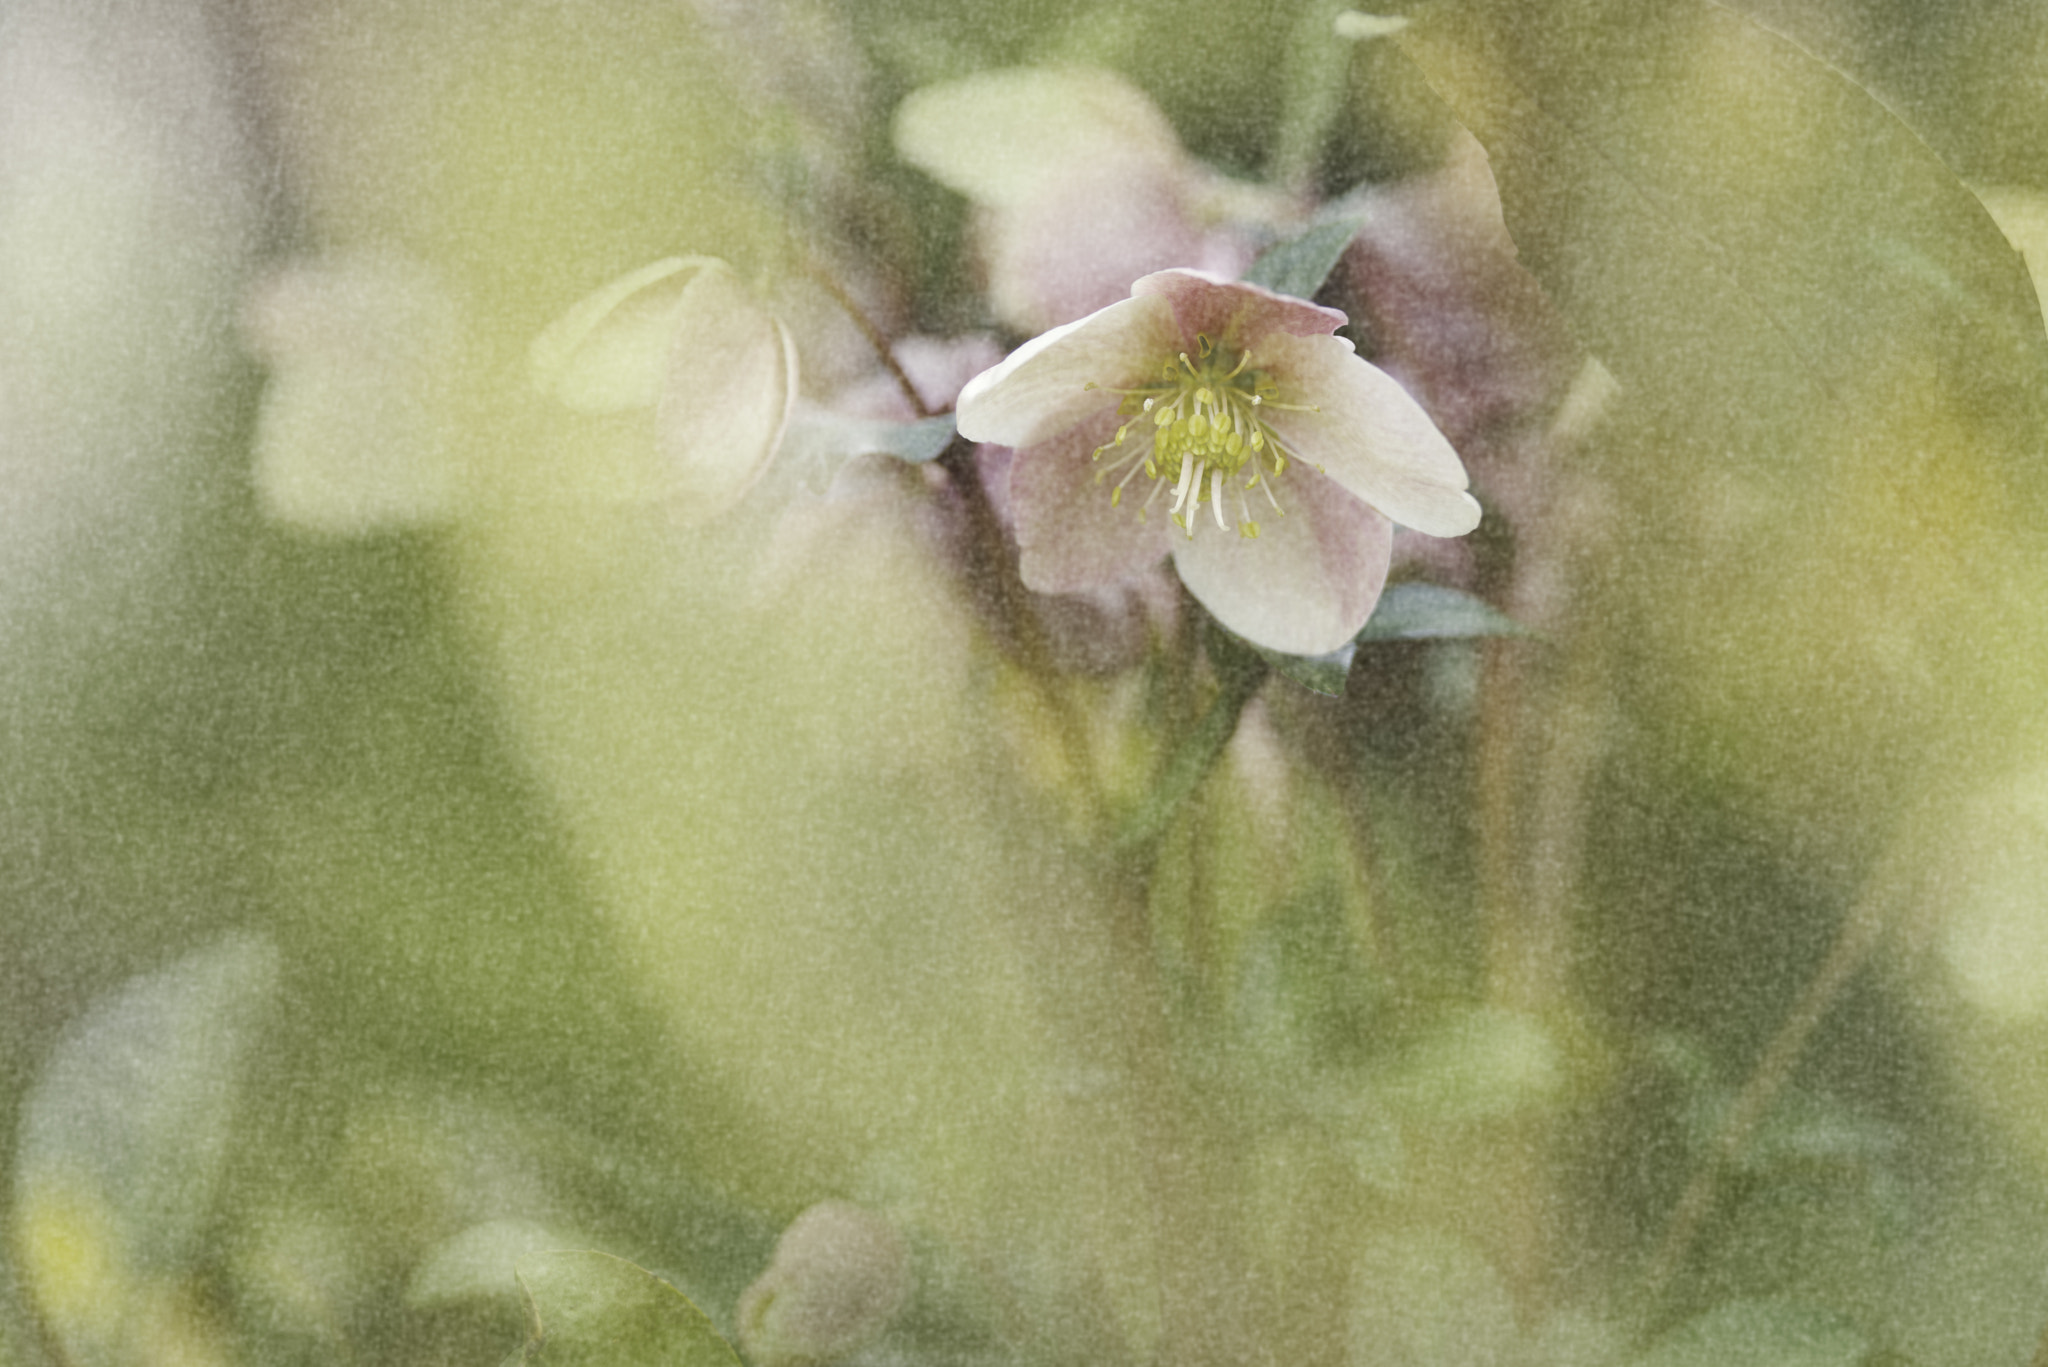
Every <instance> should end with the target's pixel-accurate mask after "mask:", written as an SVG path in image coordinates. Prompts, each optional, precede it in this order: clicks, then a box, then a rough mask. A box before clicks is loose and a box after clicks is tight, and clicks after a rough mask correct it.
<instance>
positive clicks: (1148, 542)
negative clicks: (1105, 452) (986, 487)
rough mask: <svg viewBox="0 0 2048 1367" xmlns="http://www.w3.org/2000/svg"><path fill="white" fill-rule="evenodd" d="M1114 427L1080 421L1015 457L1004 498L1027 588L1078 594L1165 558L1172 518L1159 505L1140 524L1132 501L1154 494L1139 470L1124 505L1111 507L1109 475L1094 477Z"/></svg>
mask: <svg viewBox="0 0 2048 1367" xmlns="http://www.w3.org/2000/svg"><path fill="white" fill-rule="evenodd" d="M1115 431H1116V426H1115V424H1114V423H1113V422H1111V421H1110V420H1109V419H1107V418H1104V419H1102V420H1101V421H1099V422H1088V423H1082V424H1081V425H1080V426H1079V427H1077V428H1075V429H1073V430H1072V431H1070V432H1066V433H1064V434H1062V435H1060V436H1058V437H1056V438H1054V439H1053V440H1051V441H1048V442H1043V443H1041V444H1040V445H1037V446H1034V447H1031V448H1030V449H1029V450H1025V451H1019V452H1018V453H1017V454H1016V456H1015V458H1014V459H1013V461H1012V463H1011V466H1010V484H1009V494H1008V502H1009V506H1010V509H1011V512H1012V514H1013V515H1014V516H1015V518H1016V520H1017V545H1018V549H1019V550H1020V551H1021V552H1022V556H1023V558H1022V564H1021V573H1022V574H1023V577H1024V584H1025V587H1027V588H1030V589H1034V590H1036V591H1037V592H1039V593H1079V592H1083V591H1085V590H1089V589H1097V588H1102V587H1104V586H1105V585H1109V584H1116V583H1120V582H1122V581H1124V580H1126V579H1130V578H1133V577H1135V576H1137V575H1139V574H1142V573H1144V572H1145V571H1146V570H1148V569H1150V568H1152V567H1153V566H1154V565H1157V564H1158V563H1159V562H1160V560H1162V559H1163V558H1165V556H1166V552H1167V545H1168V534H1169V533H1171V532H1172V531H1173V524H1172V522H1171V521H1169V520H1168V519H1167V517H1166V515H1165V513H1164V512H1163V511H1162V510H1161V509H1159V508H1154V509H1153V510H1152V512H1151V513H1150V515H1149V517H1148V520H1146V521H1144V522H1140V521H1139V520H1138V516H1137V509H1136V506H1135V505H1136V504H1139V503H1143V502H1144V501H1145V498H1146V496H1147V495H1149V494H1150V493H1151V492H1152V482H1151V481H1150V480H1148V479H1146V478H1145V476H1144V473H1143V472H1142V471H1141V472H1140V473H1139V474H1138V476H1137V478H1136V479H1134V480H1132V481H1131V484H1130V487H1129V488H1128V489H1127V490H1126V491H1125V494H1126V497H1125V500H1124V504H1123V506H1122V507H1121V508H1112V507H1110V506H1109V496H1110V487H1111V485H1110V483H1109V482H1108V480H1106V481H1105V482H1103V483H1101V484H1098V483H1096V481H1095V476H1096V474H1097V473H1098V472H1099V471H1100V470H1101V468H1102V467H1101V466H1099V465H1097V464H1096V463H1095V461H1093V460H1092V459H1090V456H1091V455H1092V454H1093V452H1094V450H1095V448H1096V447H1097V446H1099V445H1101V444H1102V443H1103V442H1104V441H1106V440H1108V439H1109V438H1110V437H1111V436H1112V435H1114V434H1115ZM1115 478H1117V476H1114V475H1112V476H1110V477H1109V480H1114V479H1115ZM1233 535H1234V533H1233Z"/></svg>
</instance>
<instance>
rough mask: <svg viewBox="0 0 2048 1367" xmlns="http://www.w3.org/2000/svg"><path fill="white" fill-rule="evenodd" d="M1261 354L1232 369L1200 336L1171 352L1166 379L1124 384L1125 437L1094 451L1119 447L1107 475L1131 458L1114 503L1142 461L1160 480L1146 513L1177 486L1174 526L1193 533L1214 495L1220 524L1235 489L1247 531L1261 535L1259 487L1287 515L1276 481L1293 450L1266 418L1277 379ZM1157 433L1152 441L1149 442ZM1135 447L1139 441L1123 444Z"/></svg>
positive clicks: (1246, 356) (1240, 359)
mask: <svg viewBox="0 0 2048 1367" xmlns="http://www.w3.org/2000/svg"><path fill="white" fill-rule="evenodd" d="M1251 361H1252V354H1251V353H1250V352H1249V351H1245V352H1240V353H1239V354H1238V356H1237V360H1236V362H1235V364H1228V365H1227V368H1226V364H1227V363H1226V362H1225V360H1224V358H1223V355H1222V353H1220V352H1219V351H1218V350H1217V348H1216V345H1215V343H1213V342H1212V341H1210V340H1209V338H1208V337H1207V336H1197V337H1196V338H1195V355H1193V356H1189V355H1188V353H1186V352H1185V351H1183V352H1182V353H1181V354H1180V356H1179V358H1178V359H1177V360H1172V361H1168V362H1167V363H1166V364H1165V365H1164V366H1163V367H1162V369H1161V373H1160V378H1159V381H1158V382H1157V383H1155V384H1150V385H1142V386H1140V387H1138V388H1135V389H1124V390H1119V391H1118V392H1119V393H1121V394H1122V395H1123V402H1122V403H1121V404H1119V405H1118V407H1117V413H1118V415H1119V416H1121V417H1122V418H1124V420H1125V421H1124V422H1123V424H1122V425H1121V426H1119V427H1118V428H1117V429H1116V436H1115V437H1113V438H1111V439H1110V440H1109V441H1108V442H1106V443H1104V444H1103V445H1101V446H1098V447H1096V448H1095V457H1094V458H1095V460H1097V461H1098V462H1099V461H1101V460H1102V458H1103V457H1104V456H1105V455H1112V454H1113V453H1115V454H1114V455H1113V458H1112V459H1111V460H1110V462H1109V463H1108V464H1107V465H1106V466H1104V468H1103V469H1102V470H1101V471H1099V472H1098V473H1097V474H1096V476H1095V478H1096V480H1097V482H1098V483H1099V482H1101V481H1102V480H1104V479H1106V478H1107V477H1108V476H1109V475H1110V474H1111V473H1112V472H1114V471H1116V470H1119V469H1123V468H1124V467H1125V466H1129V467H1130V468H1129V470H1128V471H1127V472H1126V473H1125V474H1124V477H1123V478H1122V479H1120V480H1118V481H1117V484H1116V487H1115V489H1113V490H1112V491H1111V492H1110V496H1109V504H1110V506H1111V507H1112V508H1115V507H1120V506H1121V505H1122V503H1123V496H1124V486H1125V485H1126V484H1129V483H1130V482H1131V480H1132V479H1133V478H1134V477H1135V476H1136V475H1137V474H1138V472H1139V471H1140V470H1142V471H1144V473H1145V477H1146V478H1147V479H1149V480H1151V481H1152V492H1151V494H1150V495H1149V496H1148V497H1147V498H1146V500H1145V503H1144V506H1143V507H1141V508H1139V510H1138V516H1139V518H1141V519H1142V518H1143V517H1144V516H1145V511H1146V509H1147V508H1150V507H1151V506H1152V504H1153V503H1154V502H1156V501H1157V500H1158V498H1159V495H1160V493H1161V491H1162V490H1165V489H1167V488H1168V487H1171V488H1172V490H1173V506H1172V507H1171V509H1170V510H1169V513H1170V515H1171V516H1172V518H1173V522H1174V525H1175V526H1177V527H1179V528H1180V529H1181V530H1182V531H1184V532H1186V533H1187V534H1188V535H1189V536H1190V537H1192V536H1193V535H1194V534H1195V525H1196V521H1197V518H1196V514H1197V512H1198V511H1199V510H1200V508H1201V506H1202V505H1203V504H1204V503H1207V504H1209V505H1210V513H1211V515H1212V516H1213V517H1214V518H1215V520H1216V525H1217V526H1218V527H1222V528H1227V527H1228V526H1229V523H1227V522H1225V521H1224V502H1225V499H1226V498H1227V496H1228V495H1229V494H1231V493H1235V494H1236V496H1237V497H1236V503H1237V512H1238V518H1237V530H1238V534H1239V535H1240V536H1244V537H1256V536H1257V535H1258V534H1259V524H1258V523H1256V522H1254V521H1253V520H1252V517H1251V507H1250V503H1249V501H1248V500H1247V499H1246V497H1245V495H1246V494H1247V493H1248V492H1249V491H1251V490H1253V489H1257V490H1259V491H1260V492H1261V493H1263V494H1264V495H1265V497H1266V502H1267V503H1268V504H1269V505H1270V506H1271V507H1272V509H1273V511H1274V512H1275V513H1276V514H1279V515H1281V516H1285V515H1286V514H1285V513H1284V512H1282V510H1281V508H1280V504H1279V501H1278V500H1277V499H1275V498H1274V497H1273V490H1272V481H1273V480H1274V479H1277V478H1278V477H1279V476H1280V475H1281V474H1282V473H1283V472H1284V471H1285V470H1286V469H1287V455H1286V453H1285V449H1284V448H1283V447H1282V446H1281V444H1280V442H1279V441H1278V440H1277V439H1275V438H1274V436H1273V434H1272V433H1271V432H1269V431H1268V430H1267V429H1266V424H1265V422H1264V421H1263V419H1262V417H1261V410H1262V409H1263V408H1265V407H1267V406H1268V405H1269V404H1271V397H1272V394H1273V388H1274V386H1273V382H1272V380H1271V379H1269V378H1268V377H1267V375H1266V373H1265V372H1264V371H1261V370H1254V369H1252V365H1251ZM1272 406H1274V407H1293V406H1294V405H1272ZM1134 432H1135V433H1137V434H1138V440H1136V441H1133V440H1132V433H1134ZM1147 436H1149V437H1150V439H1151V440H1150V443H1149V445H1147V444H1146V443H1145V441H1144V438H1145V437H1147ZM1125 446H1129V447H1130V449H1129V450H1128V451H1127V452H1119V448H1122V447H1125Z"/></svg>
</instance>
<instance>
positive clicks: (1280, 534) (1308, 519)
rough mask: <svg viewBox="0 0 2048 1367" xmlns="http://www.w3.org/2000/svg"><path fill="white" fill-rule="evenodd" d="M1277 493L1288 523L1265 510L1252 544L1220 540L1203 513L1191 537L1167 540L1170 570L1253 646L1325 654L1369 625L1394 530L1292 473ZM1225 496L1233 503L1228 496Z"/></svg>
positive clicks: (1337, 492) (1323, 484) (1307, 474)
mask: <svg viewBox="0 0 2048 1367" xmlns="http://www.w3.org/2000/svg"><path fill="white" fill-rule="evenodd" d="M1276 490H1277V492H1278V493H1279V494H1280V496H1281V499H1282V506H1283V507H1285V508H1286V509H1287V516H1285V517H1280V516H1277V515H1271V514H1272V509H1271V508H1270V507H1268V508H1267V509H1266V511H1267V513H1268V514H1269V516H1268V517H1265V518H1261V519H1260V520H1259V535H1258V536H1257V538H1255V539H1247V538H1245V537H1241V536H1239V535H1238V534H1237V532H1236V531H1235V530H1234V529H1233V530H1231V531H1228V532H1219V531H1217V530H1216V528H1215V527H1214V526H1213V525H1210V523H1209V513H1208V510H1207V509H1206V508H1205V509H1203V510H1202V522H1201V525H1198V526H1197V527H1196V528H1195V534H1194V536H1193V537H1189V536H1187V535H1185V534H1184V533H1183V534H1177V535H1175V536H1174V537H1173V538H1172V544H1173V567H1174V569H1175V570H1177V571H1178V572H1179V574H1180V578H1181V582H1182V583H1183V584H1186V585H1187V586H1188V592H1190V593H1192V594H1194V595H1195V597H1196V598H1197V599H1198V600H1199V601H1200V602H1201V604H1202V606H1203V607H1205V608H1207V609H1208V610H1209V611H1210V612H1211V613H1212V614H1214V615H1215V618H1216V620H1217V621H1219V622H1221V623H1222V624H1223V625H1224V626H1226V627H1228V628H1230V629H1231V630H1232V631H1234V632H1236V633H1237V634H1238V635H1240V636H1242V637H1244V638H1245V639H1246V640H1247V641H1250V642H1252V643H1253V644H1254V645H1261V646H1264V647H1266V648H1267V649H1268V650H1278V651H1284V652H1285V653H1287V654H1289V655H1322V654H1326V653H1327V652H1329V651H1332V650H1335V649H1337V648H1338V647H1339V646H1341V645H1343V644H1344V643H1345V642H1346V641H1349V640H1350V639H1351V638H1352V637H1353V636H1356V635H1357V634H1358V630H1359V628H1360V627H1363V626H1364V625H1365V619H1366V618H1368V617H1370V616H1372V609H1373V605H1374V604H1375V603H1377V602H1379V599H1380V590H1381V589H1383V588H1384V587H1386V582H1387V565H1388V563H1389V561H1390V560H1391V558H1392V556H1393V550H1394V529H1393V527H1392V525H1391V524H1390V523H1389V522H1388V521H1387V519H1386V518H1384V517H1382V516H1380V514H1379V513H1377V512H1375V511H1374V510H1373V509H1371V508H1369V507H1367V506H1366V505H1365V504H1363V503H1360V502H1359V501H1358V500H1357V499H1355V498H1353V497H1351V495H1349V494H1347V493H1345V492H1344V491H1343V490H1342V489H1339V488H1337V487H1336V486H1335V485H1333V484H1331V483H1330V482H1329V481H1327V480H1324V479H1321V478H1318V477H1317V476H1316V474H1315V473H1314V472H1313V471H1307V470H1304V471H1300V472H1298V473H1297V472H1296V471H1295V470H1289V471H1288V472H1287V476H1286V477H1285V478H1284V479H1282V480H1280V481H1278V483H1277V485H1276ZM1224 496H1225V497H1226V498H1233V499H1234V498H1235V497H1236V495H1235V494H1234V493H1232V492H1230V491H1228V490H1226V491H1225V495H1224ZM1259 501H1260V502H1261V503H1264V500H1263V499H1261V500H1259ZM1229 511H1230V510H1229V509H1226V513H1227V512H1229Z"/></svg>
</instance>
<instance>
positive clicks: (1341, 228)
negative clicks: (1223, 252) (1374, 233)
mask: <svg viewBox="0 0 2048 1367" xmlns="http://www.w3.org/2000/svg"><path fill="white" fill-rule="evenodd" d="M1364 226H1365V216H1364V215H1363V214H1347V215H1346V216H1344V217H1343V218H1336V219H1331V220H1329V221H1328V222H1324V223H1316V224H1313V225H1311V226H1310V227H1308V228H1306V229H1304V230H1302V231H1301V232H1299V233H1296V234H1295V235H1294V236H1293V237H1290V238H1287V239H1285V240H1283V241H1280V242H1276V243H1274V244H1273V245H1272V246H1270V247H1268V248H1266V250H1265V251H1264V252H1262V253H1260V255H1259V259H1258V260H1256V261H1254V262H1252V264H1251V269H1250V270H1247V271H1246V272H1245V273H1244V278H1245V281H1246V282H1247V283H1248V284H1253V285H1263V286H1265V287H1266V288H1267V289H1269V290H1272V291H1274V292H1275V293H1278V294H1291V295H1293V296H1294V297H1295V298H1297V299H1313V298H1314V297H1315V293H1316V291H1317V290H1319V289H1321V288H1322V287H1323V281H1325V280H1327V279H1329V276H1330V272H1331V271H1333V270H1335V269H1336V268H1337V262H1338V260H1339V258H1341V257H1342V256H1343V255H1344V249H1345V248H1346V247H1348V246H1350V245H1351V239H1352V238H1354V237H1356V236H1358V230H1359V229H1360V228H1362V227H1364Z"/></svg>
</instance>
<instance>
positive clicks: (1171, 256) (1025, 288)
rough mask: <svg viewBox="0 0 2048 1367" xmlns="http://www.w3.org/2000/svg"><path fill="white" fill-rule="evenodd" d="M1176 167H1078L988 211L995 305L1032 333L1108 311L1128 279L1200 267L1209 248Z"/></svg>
mask: <svg viewBox="0 0 2048 1367" xmlns="http://www.w3.org/2000/svg"><path fill="white" fill-rule="evenodd" d="M1185 181H1186V176H1185V175H1184V174H1182V173H1181V172H1180V169H1179V168H1178V167H1177V166H1172V165H1159V164H1155V163H1152V162H1146V161H1133V160H1131V159H1126V160H1125V163H1124V164H1121V165H1106V166H1105V165H1094V166H1089V167H1086V168H1077V169H1076V171H1075V172H1074V173H1073V174H1071V175H1069V176H1068V177H1067V178H1066V179H1065V180H1064V181H1063V182H1062V183H1061V184H1060V187H1059V188H1058V189H1057V190H1055V191H1052V192H1049V193H1046V194H1043V195H1040V196H1037V197H1035V198H1033V199H1031V200H1029V201H1028V202H1026V203H1023V204H1020V205H1018V206H1016V207H1014V208H1011V209H1006V210H1003V211H1001V212H998V213H995V214H992V215H990V216H989V219H988V225H987V232H986V248H985V250H986V254H987V257H988V273H989V301H990V303H991V304H992V305H993V306H994V307H995V310H996V313H997V316H999V317H1001V318H1002V319H1003V320H1004V321H1006V322H1009V323H1011V324H1014V325H1015V326H1018V327H1021V328H1025V329H1028V330H1031V331H1038V330H1040V329H1043V328H1048V327H1054V326H1056V325H1058V324H1060V323H1065V322H1069V321H1071V320H1073V319H1076V318H1080V317H1083V316H1085V315H1087V314H1090V313H1093V312H1095V311H1096V310H1097V309H1100V308H1104V307H1106V306H1108V305H1110V304H1113V303H1115V302H1117V301H1118V300H1121V299H1123V298H1126V297H1127V296H1128V295H1129V294H1130V293H1131V281H1133V280H1135V279H1137V278H1138V277H1139V276H1141V275H1144V274H1146V273H1147V272H1151V271H1157V270H1160V269H1162V268H1164V267H1168V266H1195V265H1199V264H1201V263H1202V261H1203V258H1204V256H1205V255H1206V254H1207V247H1206V244H1205V243H1204V241H1203V237H1202V234H1201V233H1199V232H1197V231H1196V229H1195V227H1194V224H1193V223H1192V221H1191V220H1190V218H1189V215H1188V212H1187V206H1186V204H1185V196H1184V194H1183V188H1184V183H1185Z"/></svg>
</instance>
